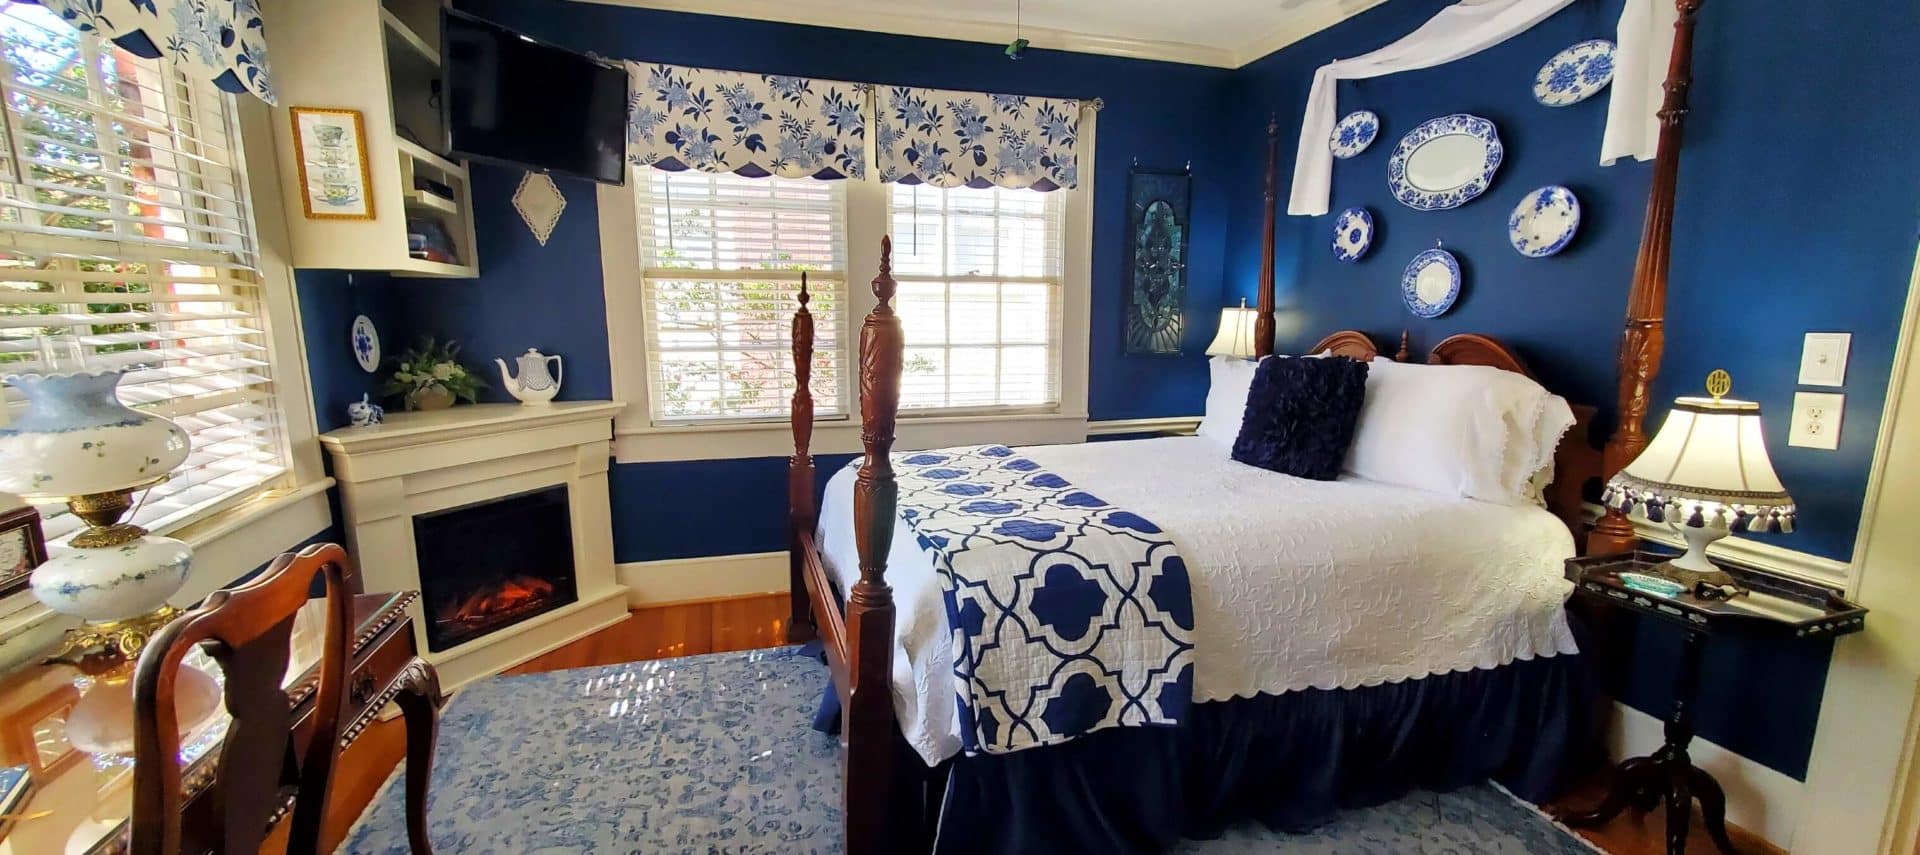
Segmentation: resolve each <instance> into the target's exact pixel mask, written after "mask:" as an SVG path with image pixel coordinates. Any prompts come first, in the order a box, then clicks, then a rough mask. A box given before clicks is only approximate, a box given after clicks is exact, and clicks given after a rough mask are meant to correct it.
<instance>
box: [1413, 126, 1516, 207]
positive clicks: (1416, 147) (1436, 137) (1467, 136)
mask: <svg viewBox="0 0 1920 855" xmlns="http://www.w3.org/2000/svg"><path fill="white" fill-rule="evenodd" d="M1506 156H1507V149H1506V146H1504V145H1502V144H1501V143H1500V132H1499V131H1498V130H1496V129H1495V128H1494V126H1493V123H1492V122H1490V121H1488V120H1486V119H1483V118H1480V117H1479V116H1475V115H1472V114H1470V113H1455V114H1453V115H1451V116H1440V117H1438V118H1434V119H1428V120H1427V121H1425V122H1421V123H1420V126H1419V127H1417V128H1414V129H1413V130H1411V131H1408V132H1407V135H1406V136H1404V137H1401V138H1400V144H1399V145H1397V146H1394V149H1393V157H1392V158H1390V159H1388V160H1387V188H1388V189H1389V190H1392V191H1393V198H1395V199H1398V200H1400V204H1402V205H1405V206H1407V207H1409V208H1412V209H1414V210H1416V211H1444V210H1447V209H1449V208H1458V207H1460V206H1461V205H1465V204H1466V203H1468V202H1471V201H1473V199H1474V198H1475V197H1478V196H1479V195H1480V194H1482V193H1485V192H1487V188H1488V187H1489V186H1491V185H1492V184H1493V174H1494V173H1496V172H1499V171H1500V163H1501V161H1503V160H1505V159H1506Z"/></svg>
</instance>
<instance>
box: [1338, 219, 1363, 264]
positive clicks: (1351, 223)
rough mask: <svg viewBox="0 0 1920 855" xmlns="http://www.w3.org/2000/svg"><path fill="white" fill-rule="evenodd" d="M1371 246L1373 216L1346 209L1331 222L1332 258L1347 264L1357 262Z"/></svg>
mask: <svg viewBox="0 0 1920 855" xmlns="http://www.w3.org/2000/svg"><path fill="white" fill-rule="evenodd" d="M1372 246H1373V214H1371V213H1369V212H1368V211H1367V209H1365V208H1348V209H1346V210H1344V211H1341V212H1340V216H1338V217H1335V218H1334V220H1333V257H1334V258H1337V259H1339V260H1341V261H1344V262H1346V263H1348V264H1352V263H1353V262H1356V261H1359V260H1360V257H1361V256H1363V255H1366V254H1367V250H1368V249H1369V248H1371V247H1372Z"/></svg>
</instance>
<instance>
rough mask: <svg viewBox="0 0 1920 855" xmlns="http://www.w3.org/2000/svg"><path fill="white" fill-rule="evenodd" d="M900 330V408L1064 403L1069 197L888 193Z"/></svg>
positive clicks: (897, 187)
mask: <svg viewBox="0 0 1920 855" xmlns="http://www.w3.org/2000/svg"><path fill="white" fill-rule="evenodd" d="M888 193H890V194H891V204H890V208H891V211H890V216H889V220H890V225H891V232H892V234H893V275H894V279H895V280H897V281H898V282H899V286H900V290H899V299H898V301H897V302H898V306H899V312H900V319H901V324H902V326H903V327H904V329H905V332H906V339H907V348H906V371H905V373H904V374H903V376H902V377H901V381H900V407H901V409H902V410H908V411H915V410H917V411H921V412H926V411H934V410H940V411H1013V410H1033V411H1041V410H1049V409H1056V408H1058V407H1059V404H1060V355H1061V354H1060V340H1061V329H1062V324H1061V306H1062V300H1063V297H1062V291H1063V289H1064V271H1063V268H1064V261H1063V257H1064V253H1065V249H1064V247H1063V245H1062V240H1063V238H1062V233H1063V225H1062V223H1063V220H1064V218H1065V213H1066V195H1067V194H1066V193H1063V192H1052V193H1042V192H1039V191H1035V190H1009V189H1004V188H997V187H996V188H989V189H985V190H979V189H973V188H969V187H954V188H948V189H941V188H937V187H930V186H927V185H924V184H914V185H903V184H892V185H889V186H888Z"/></svg>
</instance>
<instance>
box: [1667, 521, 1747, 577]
mask: <svg viewBox="0 0 1920 855" xmlns="http://www.w3.org/2000/svg"><path fill="white" fill-rule="evenodd" d="M1673 530H1674V531H1676V532H1679V533H1680V536H1681V537H1683V538H1685V539H1686V541H1687V552H1686V554H1685V555H1681V556H1679V557H1677V558H1675V559H1673V560H1672V561H1669V562H1667V565H1668V567H1670V568H1671V569H1672V570H1673V571H1674V576H1676V577H1677V581H1679V582H1681V583H1683V584H1685V585H1686V586H1687V587H1689V588H1691V587H1693V584H1694V583H1695V582H1699V581H1706V582H1710V583H1712V584H1715V585H1734V586H1736V587H1737V586H1738V583H1737V582H1735V581H1734V579H1733V577H1732V576H1731V575H1729V574H1728V573H1727V571H1725V570H1722V569H1720V568H1718V567H1715V566H1714V565H1713V562H1711V561H1708V560H1707V547H1708V546H1711V545H1712V544H1713V542H1714V541H1716V540H1719V539H1720V538H1723V537H1726V536H1727V535H1728V534H1729V533H1730V532H1728V531H1727V529H1726V528H1725V527H1724V526H1704V527H1701V528H1694V527H1692V526H1683V525H1674V526H1673Z"/></svg>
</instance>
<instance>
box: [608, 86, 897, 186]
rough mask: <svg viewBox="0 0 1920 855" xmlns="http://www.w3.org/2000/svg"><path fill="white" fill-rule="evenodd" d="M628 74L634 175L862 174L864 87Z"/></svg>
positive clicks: (629, 140)
mask: <svg viewBox="0 0 1920 855" xmlns="http://www.w3.org/2000/svg"><path fill="white" fill-rule="evenodd" d="M627 70H628V73H630V74H631V75H632V76H633V85H632V87H631V103H630V104H629V105H628V106H629V110H628V124H627V157H628V159H629V160H631V161H632V162H633V164H634V165H635V166H652V167H657V168H660V169H667V170H682V169H697V170H700V171H702V172H737V173H739V174H741V175H746V176H750V177H763V176H766V175H779V176H782V177H785V178H861V177H863V176H865V175H866V172H867V161H866V135H867V128H866V123H867V111H866V103H867V91H866V90H867V87H866V86H865V85H863V84H858V83H841V82H837V81H830V80H815V79H813V78H809V77H784V76H781V75H774V74H747V73H744V72H738V71H715V70H713V69H706V68H688V67H686V66H679V65H658V64H641V63H632V62H630V63H627Z"/></svg>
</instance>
